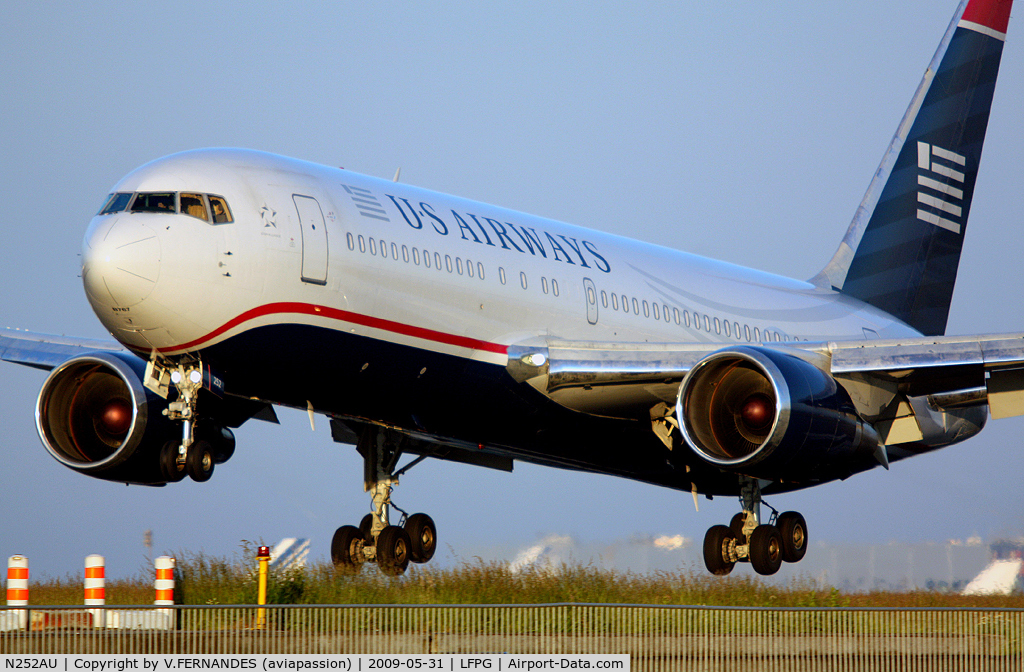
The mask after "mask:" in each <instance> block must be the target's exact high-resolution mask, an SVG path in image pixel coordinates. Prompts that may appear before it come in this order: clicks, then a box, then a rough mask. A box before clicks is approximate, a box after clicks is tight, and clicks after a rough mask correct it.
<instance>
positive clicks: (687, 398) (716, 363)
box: [676, 346, 879, 482]
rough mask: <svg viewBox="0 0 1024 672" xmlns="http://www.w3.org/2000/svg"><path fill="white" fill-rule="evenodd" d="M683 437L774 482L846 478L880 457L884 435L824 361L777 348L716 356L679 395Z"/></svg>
mask: <svg viewBox="0 0 1024 672" xmlns="http://www.w3.org/2000/svg"><path fill="white" fill-rule="evenodd" d="M676 418H677V419H678V420H679V426H680V428H681V429H682V433H683V437H684V439H685V440H686V442H687V443H688V444H689V445H690V447H691V448H692V449H693V450H694V451H695V452H696V453H697V455H699V456H700V457H701V458H702V459H703V460H705V461H706V462H709V463H710V464H712V465H715V466H717V467H720V468H722V469H727V470H730V471H735V472H737V473H740V474H744V475H747V476H752V477H755V478H762V479H767V480H773V481H781V480H784V481H788V482H794V481H796V482H800V481H805V482H815V481H823V480H831V479H834V478H845V477H846V476H849V475H850V474H852V473H854V472H857V471H861V470H864V469H866V468H869V467H871V466H872V465H873V464H877V463H876V462H875V461H874V460H875V458H874V453H875V450H876V449H877V447H878V444H879V438H878V434H877V433H876V432H875V430H874V428H872V427H871V425H869V424H867V423H866V422H864V421H863V420H862V419H861V418H860V417H859V416H858V415H857V412H856V409H855V408H854V405H853V402H852V401H851V400H850V396H849V395H848V394H847V392H846V390H844V389H843V387H842V386H841V385H839V384H838V383H837V382H836V380H835V379H834V378H833V377H832V376H831V375H829V374H828V373H826V372H825V371H822V370H821V369H819V368H818V367H816V366H814V365H813V364H810V363H809V362H806V361H804V360H803V359H800V358H798V357H794V356H792V355H788V354H785V353H783V352H780V351H778V350H773V349H770V348H758V347H750V346H739V347H735V348H729V349H726V350H719V351H718V352H715V353H712V354H711V355H708V356H707V357H705V358H704V359H702V360H701V361H700V362H698V363H697V364H696V366H694V367H693V368H692V369H691V370H690V372H689V373H688V374H687V375H686V377H685V378H684V379H683V382H682V384H681V385H680V387H679V394H678V397H677V400H676Z"/></svg>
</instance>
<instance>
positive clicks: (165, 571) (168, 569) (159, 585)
mask: <svg viewBox="0 0 1024 672" xmlns="http://www.w3.org/2000/svg"><path fill="white" fill-rule="evenodd" d="M153 564H154V566H155V567H156V581H154V582H153V587H154V588H156V600H154V601H153V604H160V605H173V604H174V558H172V557H170V556H167V555H161V556H160V557H159V558H157V559H156V560H154V561H153Z"/></svg>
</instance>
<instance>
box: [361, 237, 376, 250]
mask: <svg viewBox="0 0 1024 672" xmlns="http://www.w3.org/2000/svg"><path fill="white" fill-rule="evenodd" d="M370 240H373V239H372V238H371V239H370ZM359 251H360V252H362V253H363V254H366V241H365V240H364V239H363V237H362V236H359Z"/></svg>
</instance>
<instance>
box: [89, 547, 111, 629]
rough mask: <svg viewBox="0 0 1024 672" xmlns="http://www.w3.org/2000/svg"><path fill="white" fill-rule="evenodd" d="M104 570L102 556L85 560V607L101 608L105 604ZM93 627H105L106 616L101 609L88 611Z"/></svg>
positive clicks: (92, 556)
mask: <svg viewBox="0 0 1024 672" xmlns="http://www.w3.org/2000/svg"><path fill="white" fill-rule="evenodd" d="M106 581H107V579H106V569H105V567H104V560H103V556H102V555H90V556H86V558H85V604H86V606H103V605H104V604H106V603H107V588H106ZM89 613H90V614H91V615H92V623H93V626H95V627H97V628H102V627H105V626H106V616H105V612H104V611H103V610H102V609H90V610H89Z"/></svg>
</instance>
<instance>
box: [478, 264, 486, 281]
mask: <svg viewBox="0 0 1024 672" xmlns="http://www.w3.org/2000/svg"><path fill="white" fill-rule="evenodd" d="M476 274H477V276H478V277H479V278H480V279H481V280H483V279H484V262H482V261H478V262H476Z"/></svg>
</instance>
